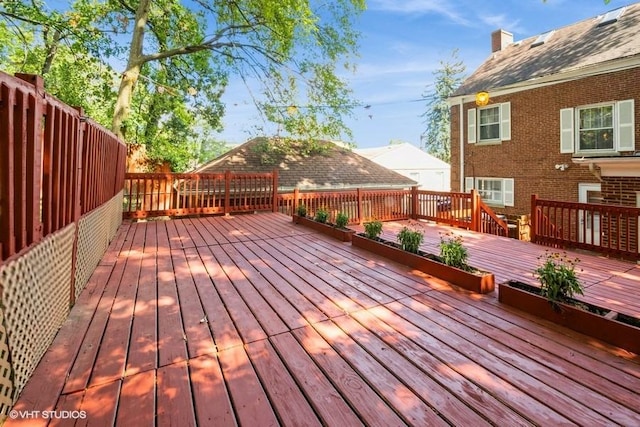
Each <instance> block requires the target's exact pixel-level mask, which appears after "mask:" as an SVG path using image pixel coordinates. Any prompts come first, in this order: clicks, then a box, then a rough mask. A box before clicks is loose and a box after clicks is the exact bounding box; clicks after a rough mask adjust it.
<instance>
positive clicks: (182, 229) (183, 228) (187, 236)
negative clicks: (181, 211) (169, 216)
mask: <svg viewBox="0 0 640 427" xmlns="http://www.w3.org/2000/svg"><path fill="white" fill-rule="evenodd" d="M171 222H172V223H173V224H174V225H175V226H176V233H178V236H180V242H181V244H182V247H183V248H193V247H194V246H195V242H194V241H193V238H192V236H191V233H189V231H188V230H187V222H186V221H185V220H184V219H176V220H174V221H171ZM174 249H175V248H174Z"/></svg>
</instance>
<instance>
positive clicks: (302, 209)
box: [296, 205, 307, 218]
mask: <svg viewBox="0 0 640 427" xmlns="http://www.w3.org/2000/svg"><path fill="white" fill-rule="evenodd" d="M296 213H297V214H298V216H299V217H302V218H306V217H307V207H306V206H305V205H298V207H297V209H296Z"/></svg>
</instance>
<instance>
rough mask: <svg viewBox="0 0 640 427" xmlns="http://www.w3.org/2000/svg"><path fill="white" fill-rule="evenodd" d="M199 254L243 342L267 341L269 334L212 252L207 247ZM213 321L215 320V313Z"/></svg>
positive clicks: (201, 249) (199, 249) (199, 251)
mask: <svg viewBox="0 0 640 427" xmlns="http://www.w3.org/2000/svg"><path fill="white" fill-rule="evenodd" d="M198 253H199V254H200V257H201V258H202V262H203V263H204V266H205V268H206V270H207V273H208V274H209V276H210V277H211V280H212V281H213V283H214V284H215V289H216V291H217V292H218V294H219V295H220V299H221V300H222V302H223V304H224V305H225V307H226V309H227V311H228V313H229V316H230V317H231V319H232V320H233V322H234V324H235V326H236V328H237V330H238V332H239V333H240V336H241V337H242V340H243V342H244V343H249V342H253V341H257V340H261V339H265V338H266V337H267V334H266V333H265V331H264V330H263V329H262V326H261V325H260V323H259V322H258V320H257V319H256V318H255V317H254V316H253V315H252V313H251V310H250V309H249V307H248V306H247V304H246V303H245V302H244V300H243V299H242V298H241V297H240V295H239V294H238V292H237V290H236V289H235V287H234V286H233V284H232V283H231V281H230V280H229V278H228V277H227V275H226V274H225V272H224V271H223V269H222V266H221V265H220V264H219V263H218V260H217V259H216V257H215V256H214V255H213V253H212V252H211V250H210V249H209V248H206V247H205V248H198ZM207 318H209V315H207ZM211 319H215V313H214V316H213V317H211ZM214 338H215V336H214Z"/></svg>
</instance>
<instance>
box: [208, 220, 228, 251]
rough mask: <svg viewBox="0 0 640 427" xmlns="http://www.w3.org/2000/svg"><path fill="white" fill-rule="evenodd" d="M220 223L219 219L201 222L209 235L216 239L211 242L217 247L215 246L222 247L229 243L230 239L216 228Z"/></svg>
mask: <svg viewBox="0 0 640 427" xmlns="http://www.w3.org/2000/svg"><path fill="white" fill-rule="evenodd" d="M218 221H219V218H218V217H204V218H202V221H201V223H202V226H203V227H204V228H205V229H206V231H207V233H209V235H210V236H211V237H212V238H213V239H214V240H213V241H210V242H209V244H210V245H215V244H219V245H222V244H225V243H229V239H227V237H226V236H225V233H222V232H221V231H220V230H219V229H218V227H217V226H216V224H217V223H218Z"/></svg>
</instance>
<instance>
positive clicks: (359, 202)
mask: <svg viewBox="0 0 640 427" xmlns="http://www.w3.org/2000/svg"><path fill="white" fill-rule="evenodd" d="M356 198H357V199H358V206H357V209H358V212H357V213H358V224H361V225H362V222H363V219H362V211H363V209H362V190H361V189H360V188H356Z"/></svg>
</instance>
